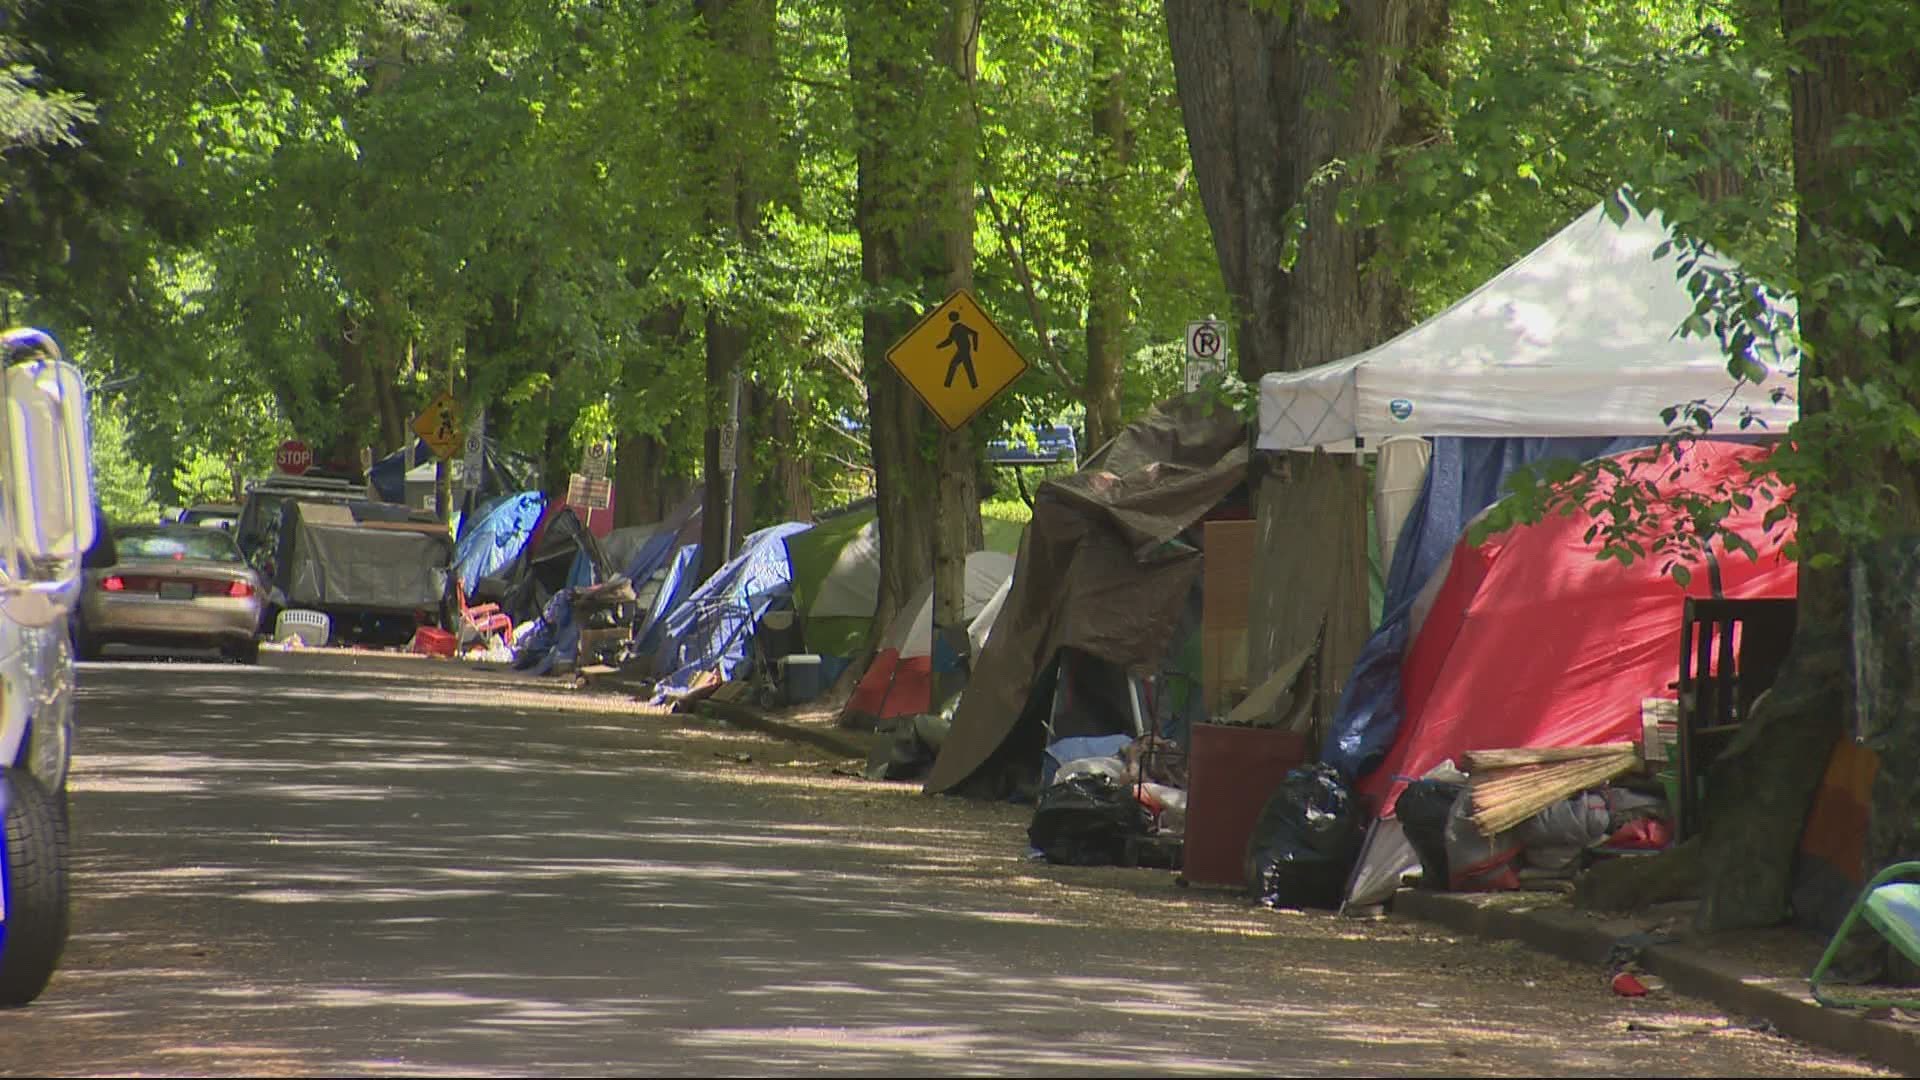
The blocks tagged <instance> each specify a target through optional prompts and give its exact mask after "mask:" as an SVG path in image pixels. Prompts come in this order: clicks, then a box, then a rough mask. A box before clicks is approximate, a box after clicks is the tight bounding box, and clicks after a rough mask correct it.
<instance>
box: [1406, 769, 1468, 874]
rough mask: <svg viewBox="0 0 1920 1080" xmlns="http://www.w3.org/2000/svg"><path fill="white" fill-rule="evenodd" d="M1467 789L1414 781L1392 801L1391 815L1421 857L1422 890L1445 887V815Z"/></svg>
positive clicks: (1432, 782) (1441, 781)
mask: <svg viewBox="0 0 1920 1080" xmlns="http://www.w3.org/2000/svg"><path fill="white" fill-rule="evenodd" d="M1466 787H1467V786H1466V785H1465V784H1460V783H1454V782H1452V781H1448V780H1415V781H1414V782H1413V783H1411V784H1408V785H1407V786H1406V787H1405V788H1404V789H1402V790H1401V792H1400V797H1399V798H1398V799H1397V800H1395V801H1394V804H1393V816H1394V817H1396V818H1399V819H1400V828H1401V831H1403V832H1404V833H1406V837H1407V843H1409V844H1411V845H1413V851H1414V854H1416V855H1418V856H1420V884H1421V887H1423V888H1428V889H1444V888H1446V887H1447V881H1448V878H1449V871H1448V869H1447V815H1448V814H1450V813H1452V811H1453V804H1454V800H1456V799H1458V798H1459V797H1460V793H1461V792H1462V791H1465V790H1466Z"/></svg>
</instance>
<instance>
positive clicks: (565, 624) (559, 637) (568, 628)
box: [513, 589, 580, 675]
mask: <svg viewBox="0 0 1920 1080" xmlns="http://www.w3.org/2000/svg"><path fill="white" fill-rule="evenodd" d="M573 595H574V593H573V590H572V589H561V590H560V591H559V592H557V593H554V594H553V597H552V598H551V599H549V600H548V601H547V606H546V608H545V609H543V610H542V611H541V612H540V617H539V618H538V619H536V620H535V621H534V624H533V628H532V629H531V630H528V631H527V636H526V637H524V638H522V639H521V641H520V645H519V647H518V648H517V649H515V650H514V654H513V667H514V670H516V671H525V672H529V673H531V674H534V675H545V674H548V673H549V672H551V671H552V670H553V668H554V665H556V664H558V663H560V662H562V661H568V662H571V661H572V660H574V659H575V658H576V657H577V656H578V655H579V653H580V626H579V623H578V622H576V621H575V619H574V617H573Z"/></svg>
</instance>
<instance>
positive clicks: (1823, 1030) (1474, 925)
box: [1391, 889, 1920, 1076]
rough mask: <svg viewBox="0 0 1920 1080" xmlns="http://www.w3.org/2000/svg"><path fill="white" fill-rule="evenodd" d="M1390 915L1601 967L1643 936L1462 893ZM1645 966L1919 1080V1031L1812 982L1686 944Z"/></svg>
mask: <svg viewBox="0 0 1920 1080" xmlns="http://www.w3.org/2000/svg"><path fill="white" fill-rule="evenodd" d="M1391 910H1392V911H1393V913H1394V914H1395V915H1399V916H1407V917H1411V918H1415V919H1419V920H1421V921H1423V922H1431V923H1437V924H1439V925H1441V926H1444V927H1446V928H1448V929H1450V930H1455V931H1459V932H1462V933H1470V934H1476V935H1479V936H1480V937H1485V938H1494V939H1500V940H1508V941H1519V942H1521V943H1523V944H1525V945H1528V946H1530V947H1532V948H1534V949H1536V950H1539V951H1541V952H1545V953H1550V954H1552V955H1555V956H1558V957H1560V958H1561V959H1564V960H1570V961H1572V962H1574V963H1577V964H1588V965H1592V966H1594V967H1601V968H1604V967H1605V966H1606V964H1607V961H1608V956H1609V954H1610V953H1611V952H1612V950H1613V946H1614V945H1615V944H1616V943H1618V942H1621V941H1622V940H1623V939H1625V938H1627V937H1630V936H1632V935H1634V934H1635V933H1636V932H1638V930H1639V927H1638V926H1637V925H1635V924H1632V923H1627V922H1617V921H1616V922H1609V921H1605V920H1592V919H1586V918H1581V917H1579V916H1576V915H1573V914H1572V913H1570V912H1566V911H1555V910H1530V911H1512V910H1505V909H1501V908H1496V907H1492V906H1487V905H1483V904H1479V903H1476V902H1474V901H1473V900H1471V899H1469V898H1467V897H1465V896H1463V895H1460V894H1450V893H1437V892H1425V891H1422V890H1418V889H1402V890H1400V891H1399V892H1397V893H1395V894H1394V897H1393V904H1392V909H1391ZM1639 963H1640V966H1641V967H1642V968H1644V969H1646V970H1647V971H1649V972H1651V973H1653V974H1655V975H1658V976H1660V977H1661V978H1662V979H1665V980H1666V982H1667V986H1668V988H1669V989H1671V990H1673V991H1674V992H1675V993H1679V994H1686V995H1688V996H1691V997H1697V998H1700V999H1702V1000H1705V1001H1708V1002H1711V1003H1712V1004H1713V1005H1715V1006H1716V1007H1718V1008H1720V1009H1722V1010H1724V1011H1726V1012H1729V1013H1735V1014H1738V1015H1741V1016H1746V1017H1751V1018H1753V1019H1755V1020H1765V1021H1768V1022H1769V1023H1771V1024H1772V1025H1773V1026H1774V1028H1775V1029H1777V1030H1778V1031H1779V1032H1780V1033H1781V1034H1783V1035H1786V1036H1789V1037H1791V1038H1795V1039H1799V1040H1800V1041H1802V1042H1806V1043H1811V1044H1814V1045H1816V1046H1821V1047H1824V1048H1826V1049H1828V1050H1834V1051H1837V1052H1839V1053H1843V1054H1852V1055H1854V1056H1856V1057H1861V1058H1866V1059H1868V1060H1871V1061H1874V1062H1877V1063H1879V1064H1881V1065H1884V1066H1887V1067H1888V1068H1891V1069H1894V1070H1896V1071H1898V1072H1900V1073H1901V1074H1902V1075H1906V1076H1920V1026H1916V1025H1912V1024H1897V1023H1892V1022H1889V1021H1884V1020H1870V1019H1868V1018H1867V1017H1866V1016H1864V1015H1862V1014H1860V1013H1858V1012H1852V1011H1848V1010H1843V1009H1829V1008H1827V1007H1825V1006H1823V1005H1821V1004H1819V1003H1818V1002H1816V1001H1814V1000H1813V998H1812V997H1811V996H1810V995H1809V994H1808V993H1807V985H1806V979H1805V978H1797V979H1781V978H1772V977H1767V976H1760V975H1755V974H1754V973H1752V972H1750V971H1743V970H1741V969H1739V968H1737V967H1735V966H1734V965H1732V964H1730V963H1728V962H1726V961H1724V960H1721V959H1720V958H1719V957H1717V956H1714V955H1713V954H1711V953H1709V952H1707V951H1706V950H1704V949H1700V948H1697V947H1694V946H1690V945H1682V944H1665V945H1651V946H1648V947H1647V948H1646V949H1645V950H1644V951H1643V952H1642V953H1641V954H1640V956H1639Z"/></svg>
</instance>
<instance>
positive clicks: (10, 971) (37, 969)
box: [0, 769, 67, 1007]
mask: <svg viewBox="0 0 1920 1080" xmlns="http://www.w3.org/2000/svg"><path fill="white" fill-rule="evenodd" d="M0 785H4V790H0V798H4V800H5V802H6V807H7V809H6V815H5V821H6V833H7V838H6V845H7V848H6V856H7V858H6V867H5V871H4V872H5V879H4V882H0V887H4V888H5V889H6V948H5V949H4V950H0V1006H7V1007H12V1006H19V1005H25V1004H27V1003H29V1002H31V1001H32V1000H33V999H34V998H37V997H39V996H40V992H41V991H42V990H45V989H46V988H47V983H48V981H49V980H51V979H52V978H53V972H54V969H55V968H57V967H59V966H60V954H61V953H63V952H65V951H66V948H67V815H66V813H65V812H64V810H63V809H62V808H61V806H60V805H59V803H58V802H57V801H56V800H55V799H54V797H53V796H52V795H50V794H48V793H47V789H46V788H44V787H42V786H41V785H40V781H38V780H35V779H34V778H33V776H32V774H30V773H28V772H27V771H26V770H25V769H5V770H0Z"/></svg>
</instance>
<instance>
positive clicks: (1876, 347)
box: [1700, 0, 1920, 930]
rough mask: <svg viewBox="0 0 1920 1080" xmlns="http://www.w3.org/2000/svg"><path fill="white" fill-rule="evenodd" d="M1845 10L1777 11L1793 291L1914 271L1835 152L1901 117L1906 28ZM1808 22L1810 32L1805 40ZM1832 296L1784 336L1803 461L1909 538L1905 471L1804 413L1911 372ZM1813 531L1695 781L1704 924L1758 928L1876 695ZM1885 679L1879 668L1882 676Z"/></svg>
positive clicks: (1908, 775) (1891, 339)
mask: <svg viewBox="0 0 1920 1080" xmlns="http://www.w3.org/2000/svg"><path fill="white" fill-rule="evenodd" d="M1848 7H1849V5H1848V4H1846V3H1845V2H1844V0H1782V3H1781V6H1780V10H1781V27H1782V30H1783V31H1784V32H1785V34H1786V36H1787V37H1788V39H1789V40H1792V41H1795V42H1796V43H1797V44H1798V46H1799V47H1800V49H1801V50H1802V52H1803V55H1804V57H1805V60H1806V63H1804V64H1803V65H1801V66H1799V67H1796V68H1795V69H1793V73H1792V75H1791V76H1790V85H1791V89H1792V104H1793V159H1794V186H1795V188H1796V189H1797V192H1798V195H1799V218H1798V222H1797V226H1798V244H1797V249H1796V252H1795V261H1796V263H1797V267H1796V270H1797V275H1798V276H1799V278H1800V279H1801V280H1804V281H1814V280H1821V279H1823V278H1824V277H1826V276H1828V275H1829V274H1832V275H1833V276H1834V277H1835V278H1836V279H1838V280H1845V279H1847V277H1848V276H1849V275H1852V274H1858V273H1860V270H1859V267H1858V266H1857V265H1855V263H1854V262H1853V260H1854V259H1855V258H1857V256H1858V254H1859V252H1861V251H1862V250H1872V251H1875V252H1877V254H1878V256H1879V257H1880V258H1881V259H1883V260H1884V261H1885V262H1886V263H1887V264H1889V265H1890V266H1891V267H1896V268H1898V269H1899V270H1900V271H1901V272H1904V273H1907V274H1912V273H1914V272H1916V271H1920V242H1916V240H1915V238H1914V237H1912V236H1909V235H1907V233H1906V232H1905V230H1904V229H1902V228H1901V227H1900V225H1899V224H1898V222H1897V221H1896V220H1894V219H1893V218H1891V217H1886V218H1884V219H1882V220H1880V221H1875V220H1874V219H1873V216H1872V215H1871V214H1869V213H1868V212H1867V208H1868V205H1869V204H1870V202H1871V201H1872V200H1874V199H1875V198H1877V197H1878V193H1877V192H1875V191H1872V190H1862V189H1861V188H1859V187H1857V186H1856V184H1857V181H1856V179H1855V178H1856V175H1857V170H1859V169H1860V168H1861V167H1862V165H1863V164H1865V163H1866V158H1865V155H1866V151H1863V150H1860V149H1855V148H1849V147H1843V146H1836V145H1835V136H1836V135H1838V134H1840V133H1841V132H1842V131H1843V130H1844V129H1845V128H1846V127H1848V126H1849V125H1852V124H1858V123H1862V122H1864V123H1868V124H1879V125H1882V126H1885V125H1887V124H1889V123H1891V122H1893V121H1894V120H1895V118H1897V117H1899V116H1900V115H1901V113H1902V111H1903V110H1904V109H1905V108H1906V103H1907V102H1908V101H1909V100H1911V99H1912V97H1913V96H1914V95H1915V94H1916V93H1920V54H1916V53H1915V52H1914V50H1913V49H1912V47H1911V41H1912V35H1911V34H1910V33H1904V34H1903V33H1890V32H1889V31H1888V27H1887V26H1886V25H1885V24H1884V23H1882V22H1879V21H1857V20H1860V13H1859V11H1858V10H1857V9H1856V10H1854V11H1852V12H1849V11H1848V10H1847V8H1848ZM1907 17H1908V18H1909V20H1911V18H1912V17H1911V15H1909V16H1907ZM1816 24H1820V25H1823V26H1824V31H1825V32H1822V33H1818V34H1807V33H1806V31H1807V30H1809V29H1810V28H1811V27H1812V26H1814V25H1816ZM1909 29H1911V26H1910V27H1909ZM1847 299H1858V297H1846V298H1843V297H1842V296H1839V295H1836V296H1835V297H1834V298H1833V299H1831V300H1830V301H1828V302H1826V303H1812V304H1807V303H1804V302H1803V306H1802V309H1801V311H1800V331H1801V334H1802V335H1803V336H1804V338H1805V339H1806V340H1807V342H1808V343H1809V344H1811V345H1812V346H1814V349H1813V351H1812V355H1811V356H1810V357H1808V358H1806V359H1805V360H1804V361H1803V366H1802V368H1801V376H1800V379H1801V388H1802V389H1801V417H1802V424H1801V426H1800V427H1801V428H1806V427H1808V426H1810V425H1811V426H1813V427H1814V428H1815V430H1822V431H1823V434H1824V435H1825V438H1824V439H1822V440H1819V442H1820V443H1823V444H1827V445H1825V446H1816V448H1815V449H1814V452H1816V453H1819V452H1822V450H1830V453H1829V456H1828V457H1827V459H1826V460H1825V461H1824V462H1823V463H1822V464H1823V466H1824V469H1823V473H1824V476H1825V478H1826V480H1827V483H1828V485H1829V486H1832V487H1837V488H1847V489H1852V490H1856V491H1871V492H1883V491H1884V492H1885V494H1884V495H1878V496H1877V497H1876V501H1877V502H1879V504H1880V506H1881V507H1882V508H1883V509H1882V513H1883V520H1884V525H1885V527H1886V528H1887V529H1888V530H1889V531H1891V532H1892V533H1894V534H1896V535H1899V534H1905V535H1908V536H1911V535H1912V534H1913V533H1914V532H1915V531H1916V530H1920V470H1916V467H1915V466H1914V465H1913V464H1912V463H1910V462H1908V461H1903V460H1902V459H1901V457H1900V455H1899V454H1898V453H1897V452H1886V451H1885V450H1883V449H1880V448H1873V447H1870V446H1869V444H1867V443H1865V442H1864V440H1861V439H1854V438H1841V437H1838V436H1839V433H1838V432H1836V431H1834V430H1833V429H1832V428H1831V427H1826V428H1824V429H1822V428H1821V427H1820V425H1822V424H1823V423H1824V420H1823V419H1822V418H1821V417H1820V414H1822V413H1824V412H1826V411H1827V410H1828V409H1829V408H1830V407H1831V406H1832V404H1833V403H1832V401H1831V400H1830V399H1829V395H1828V393H1827V391H1826V389H1825V386H1827V385H1848V384H1852V385H1863V384H1871V383H1874V382H1876V381H1878V380H1881V379H1883V378H1884V377H1885V376H1886V375H1888V374H1891V373H1893V372H1895V371H1898V370H1900V366H1901V365H1903V364H1906V365H1910V364H1911V363H1912V358H1911V355H1910V354H1909V350H1910V349H1911V348H1912V343H1911V342H1902V341H1901V339H1900V332H1899V330H1898V329H1897V328H1896V329H1893V330H1891V331H1889V332H1875V331H1872V330H1867V329H1863V327H1862V324H1861V322H1860V320H1859V319H1857V318H1856V317H1854V316H1852V315H1848V316H1845V317H1834V316H1833V314H1832V311H1833V309H1834V308H1837V307H1841V306H1842V305H1843V303H1844V302H1845V300H1847ZM1822 380H1827V382H1823V381H1822ZM1913 392H1914V391H1913V390H1912V389H1911V388H1909V389H1908V390H1907V391H1906V393H1907V394H1909V395H1911V394H1913ZM1796 430H1797V431H1798V430H1799V429H1796ZM1803 445H1804V440H1803ZM1809 494H1811V493H1809ZM1802 497H1803V496H1801V495H1796V500H1798V499H1800V498H1802ZM1823 524H1824V523H1823V522H1822V521H1821V520H1819V519H1818V518H1817V517H1816V518H1814V519H1807V518H1805V517H1803V518H1802V521H1801V524H1800V532H1799V540H1800V544H1801V555H1802V560H1803V563H1802V569H1801V572H1800V602H1799V610H1800V615H1799V621H1798V630H1797V632H1796V633H1795V635H1794V642H1793V649H1792V652H1791V653H1790V654H1789V656H1788V657H1787V660H1786V663H1785V665H1784V667H1783V669H1782V671H1781V674H1780V678H1779V680H1778V681H1777V682H1776V683H1775V686H1774V692H1773V693H1772V695H1770V697H1769V699H1768V701H1767V702H1766V704H1765V705H1763V706H1762V707H1760V708H1757V709H1755V710H1754V715H1753V716H1752V717H1751V718H1750V719H1749V720H1748V722H1747V723H1746V724H1745V725H1744V726H1743V728H1742V730H1741V732H1740V735H1739V737H1738V739H1737V741H1736V743H1735V745H1734V746H1732V747H1730V748H1729V749H1728V751H1727V753H1726V754H1725V755H1723V756H1722V758H1721V760H1720V761H1718V762H1716V763H1715V764H1714V766H1713V767H1712V769H1711V771H1710V772H1709V774H1708V790H1707V803H1706V807H1705V822H1706V830H1705V832H1704V833H1703V834H1702V840H1703V841H1704V844H1703V855H1704V858H1705V881H1704V887H1705V890H1706V891H1705V896H1704V897H1703V901H1704V902H1703V903H1702V905H1701V908H1700V922H1701V924H1702V926H1703V928H1705V929H1710V930H1725V929H1738V928H1747V927H1756V926H1765V925H1769V924H1772V923H1775V922H1778V921H1780V919H1782V918H1783V917H1784V916H1785V915H1786V913H1787V911H1788V909H1789V903H1790V894H1791V890H1792V883H1793V868H1794V859H1795V852H1796V850H1797V848H1798V842H1799V839H1800V835H1801V830H1802V827H1803V825H1804V823H1805V821H1806V818H1807V814H1808V812H1809V810H1810V808H1811V806H1812V802H1813V797H1814V793H1815V792H1816V790H1817V789H1818V787H1819V783H1820V779H1821V775H1822V772H1823V771H1824V769H1825V767H1826V764H1827V759H1828V756H1829V755H1830V753H1831V751H1832V748H1833V745H1834V742H1835V740H1837V739H1839V738H1840V737H1841V735H1842V734H1843V731H1844V728H1845V720H1844V718H1845V717H1847V716H1848V715H1850V714H1851V709H1850V706H1852V705H1853V704H1854V703H1855V702H1856V701H1858V699H1859V697H1860V695H1863V694H1866V695H1873V696H1875V697H1878V696H1880V695H1881V693H1882V692H1883V691H1884V690H1885V687H1882V686H1877V685H1866V686H1860V685H1854V684H1853V672H1854V670H1856V669H1855V667H1854V661H1855V654H1856V653H1857V651H1858V650H1859V649H1860V648H1861V646H1862V644H1863V643H1862V642H1861V641H1858V640H1855V637H1854V633H1855V628H1856V627H1859V626H1861V625H1862V624H1861V623H1860V622H1859V621H1858V620H1857V619H1856V618H1855V616H1854V613H1853V611H1854V607H1855V606H1857V605H1860V604H1861V603H1862V602H1865V601H1870V600H1872V599H1873V598H1872V597H1870V596H1852V595H1850V593H1849V590H1848V580H1847V578H1846V577H1845V576H1844V575H1843V574H1842V573H1841V572H1839V571H1838V570H1818V569H1815V568H1814V567H1813V566H1812V565H1811V561H1810V560H1811V559H1813V558H1815V557H1818V556H1822V555H1827V556H1833V557H1834V558H1836V559H1840V558H1844V557H1845V556H1846V555H1847V552H1846V551H1845V549H1844V543H1843V541H1842V540H1841V539H1840V538H1839V537H1838V536H1836V535H1834V534H1832V533H1830V532H1827V531H1824V530H1823V529H1822V528H1821V526H1822V525H1823ZM1856 557H1864V558H1868V559H1874V558H1877V556H1875V555H1872V554H1868V553H1856ZM1901 606H1902V605H1881V604H1878V603H1867V604H1866V611H1867V612H1868V614H1867V616H1866V617H1867V619H1868V620H1869V621H1868V622H1867V624H1866V625H1867V626H1868V628H1870V629H1872V630H1873V632H1874V633H1876V634H1891V635H1894V636H1895V637H1896V639H1897V640H1904V637H1901V636H1900V635H1904V634H1906V633H1907V632H1908V628H1905V627H1902V626H1900V625H1897V623H1896V622H1888V623H1887V624H1886V625H1877V624H1880V623H1883V622H1884V621H1886V620H1889V619H1890V618H1891V619H1892V620H1897V619H1898V618H1899V615H1898V609H1899V608H1900V607H1901ZM1889 609H1891V612H1892V614H1891V615H1890V614H1889ZM1892 674H1894V673H1893V672H1883V677H1885V676H1888V675H1892ZM1906 712H1907V713H1908V714H1909V715H1902V716H1899V717H1898V718H1897V720H1896V723H1895V724H1894V727H1893V730H1892V731H1891V732H1890V733H1889V734H1888V735H1887V737H1886V738H1885V740H1884V741H1883V742H1882V744H1881V745H1880V747H1879V749H1880V758H1881V760H1880V770H1879V773H1878V774H1877V777H1876V779H1875V782H1874V790H1873V799H1872V812H1871V818H1870V823H1869V827H1868V844H1867V854H1866V858H1867V860H1868V863H1869V866H1868V867H1865V868H1860V869H1866V870H1873V869H1878V866H1879V865H1880V864H1881V863H1883V862H1885V861H1891V860H1892V859H1893V858H1895V857H1908V858H1910V857H1912V856H1913V855H1914V854H1915V853H1916V852H1920V822H1916V819H1915V817H1914V814H1913V809H1914V808H1913V792H1914V791H1915V790H1916V789H1920V753H1916V749H1920V716H1915V715H1910V714H1911V713H1912V712H1913V710H1912V708H1911V706H1907V707H1906Z"/></svg>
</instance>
